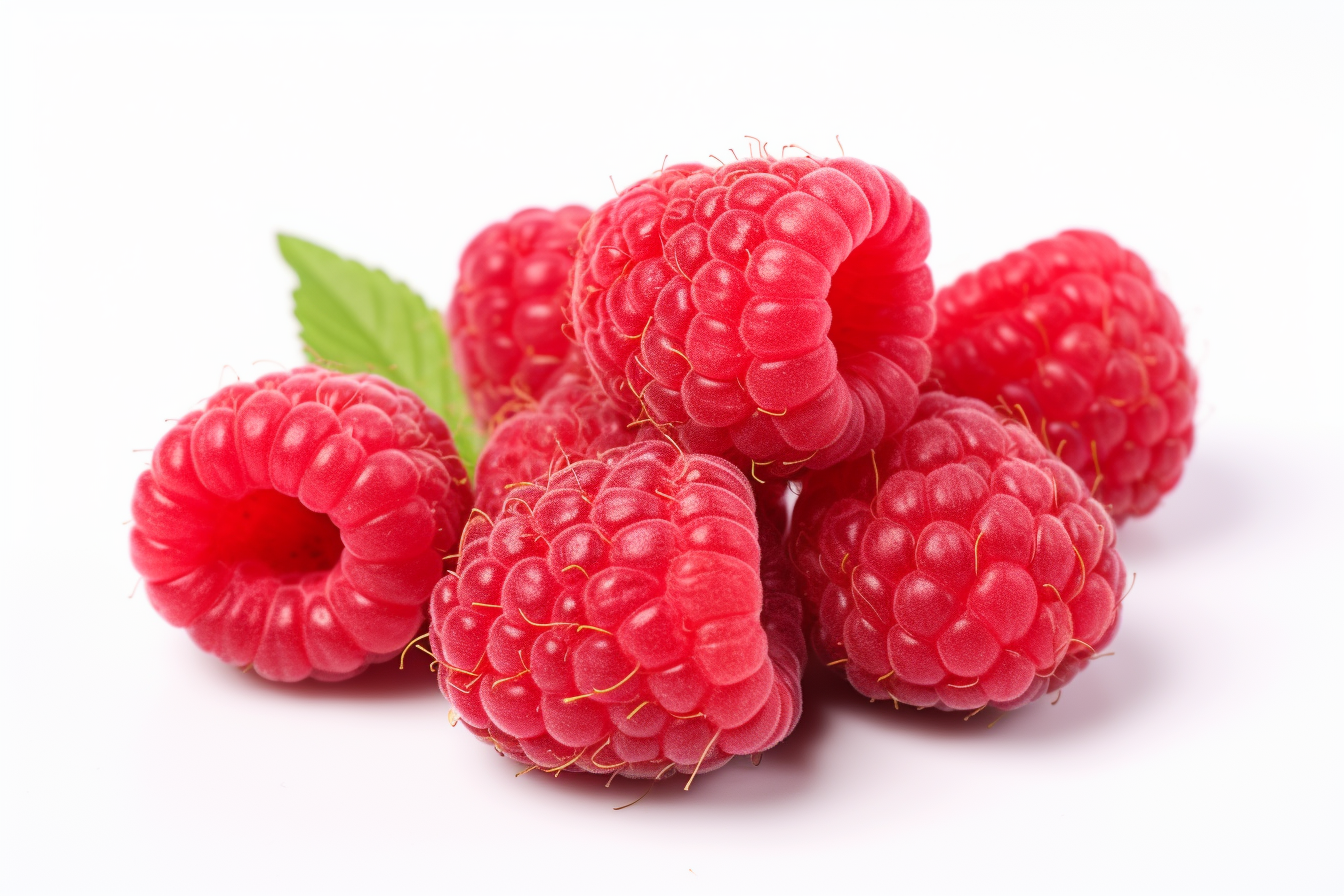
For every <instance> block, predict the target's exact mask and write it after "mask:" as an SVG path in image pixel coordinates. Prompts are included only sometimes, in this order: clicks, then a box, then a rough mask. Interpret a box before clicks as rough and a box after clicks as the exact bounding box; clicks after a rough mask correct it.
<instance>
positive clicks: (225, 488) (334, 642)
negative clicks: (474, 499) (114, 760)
mask: <svg viewBox="0 0 1344 896" xmlns="http://www.w3.org/2000/svg"><path fill="white" fill-rule="evenodd" d="M470 509H471V489H470V485H469V484H468V481H467V476H466V471H465V470H464V469H463V466H462V462H461V460H460V459H459V458H458V456H457V450H456V448H455V447H454V445H453V439H452V435H451V434H450V433H449V432H448V429H447V427H446V426H444V424H443V421H442V420H440V419H439V417H438V416H437V415H435V414H434V413H433V412H431V411H429V410H428V409H426V407H425V406H424V404H423V403H422V402H421V401H420V399H419V398H417V397H416V396H415V395H414V394H413V393H412V392H410V391H409V390H407V389H403V388H401V387H399V386H395V385H393V384H392V383H389V382H387V381H386V380H384V379H382V378H380V377H377V376H374V375H371V374H340V373H333V372H331V371H328V370H321V369H319V368H315V367H300V368H298V369H295V370H292V371H285V372H278V373H269V374H266V375H264V376H262V377H260V378H259V379H258V380H257V381H256V382H252V383H249V382H240V383H235V384H233V385H230V386H227V387H225V388H223V389H221V390H220V391H219V392H217V393H216V394H215V395H213V396H212V397H211V398H210V399H209V400H208V401H207V402H206V403H205V408H204V409H203V410H195V411H192V412H190V413H189V414H187V415H186V416H184V417H182V418H181V419H180V420H178V421H177V423H176V425H174V426H173V428H172V429H171V430H169V432H168V433H167V435H165V436H164V437H163V438H162V440H161V441H160V442H159V443H158V445H157V447H155V449H154V454H153V460H152V462H151V466H150V469H149V470H147V471H145V472H144V473H143V474H141V476H140V478H139V480H138V481H137V483H136V487H135V494H134V498H133V501H132V507H131V510H132V518H133V521H134V527H133V528H132V530H131V559H132V562H133V563H134V565H135V568H136V570H137V571H139V573H140V574H141V575H142V576H143V577H144V580H145V590H146V592H147V593H148V595H149V600H150V603H151V604H152V605H153V607H154V609H155V610H156V611H158V613H159V615H161V616H163V618H164V619H166V620H167V621H168V622H170V623H172V624H173V625H176V626H181V627H185V628H186V629H187V631H188V633H189V634H190V635H191V637H192V639H193V640H194V641H195V642H196V643H197V644H198V645H199V646H200V647H201V648H202V649H203V650H206V651H208V652H210V653H212V654H214V655H215V656H218V657H219V658H220V659H222V660H224V661H225V662H228V663H232V664H234V665H238V666H250V667H251V668H252V669H254V670H255V671H256V672H257V673H258V674H259V675H261V676H262V677H264V678H269V679H272V680H274V681H298V680H300V679H303V678H308V677H312V678H316V679H321V680H327V681H334V680H339V679H343V678H349V677H350V676H352V675H355V674H357V673H359V672H360V671H362V670H363V669H364V668H365V667H366V666H368V665H369V664H370V663H373V662H378V661H381V660H384V659H387V658H388V657H390V656H392V655H395V654H396V653H397V652H398V651H400V650H401V648H402V647H403V646H404V645H405V644H406V643H407V642H409V641H410V640H411V639H412V638H414V637H415V634H416V632H417V630H419V629H420V627H421V626H422V624H423V622H424V618H425V602H426V601H427V600H428V598H429V595H430V592H431V591H432V589H433V587H434V584H435V582H437V581H438V579H439V578H440V577H441V576H442V575H443V571H444V558H445V557H446V556H448V555H449V554H450V553H451V552H452V551H453V550H454V548H455V546H456V545H457V541H458V536H459V533H460V532H461V529H462V524H463V522H464V521H465V519H466V516H467V514H468V513H469V512H470Z"/></svg>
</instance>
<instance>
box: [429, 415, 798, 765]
mask: <svg viewBox="0 0 1344 896" xmlns="http://www.w3.org/2000/svg"><path fill="white" fill-rule="evenodd" d="M770 531H773V530H770ZM757 537H758V529H757V523H756V518H755V515H754V513H753V508H752V496H751V489H750V488H749V487H748V484H747V480H746V478H745V477H744V476H743V475H742V473H741V472H740V471H738V470H737V469H736V468H735V467H733V466H732V465H731V464H728V463H727V462H726V461H723V460H721V459H719V458H716V457H709V456H705V455H693V454H690V455H682V454H679V453H678V451H677V450H676V449H675V448H674V447H673V446H671V445H670V444H668V443H667V442H666V441H662V440H659V441H647V442H640V443H638V444H636V445H633V446H629V447H627V448H620V449H615V450H613V451H610V452H608V453H607V454H606V455H604V457H603V458H602V459H590V460H580V461H576V462H575V463H573V464H571V465H570V466H568V467H565V468H564V469H560V470H557V471H555V472H554V473H553V474H552V475H551V476H550V477H549V478H548V479H544V480H543V481H542V482H540V483H539V484H535V485H528V486H524V487H521V488H517V489H514V490H513V491H511V492H510V493H509V498H508V500H507V502H506V504H505V506H504V509H503V510H502V511H501V512H500V513H499V515H498V516H497V517H496V519H495V520H494V521H493V522H491V521H490V520H488V519H486V518H485V517H484V515H481V514H478V515H477V516H476V517H474V518H473V519H472V520H471V521H470V522H469V523H468V525H467V528H466V532H465V534H464V535H463V547H462V557H461V562H460V564H459V569H460V573H459V574H450V575H449V576H447V577H446V578H445V579H444V580H443V581H442V582H440V583H439V587H438V588H436V589H435V591H434V597H433V598H432V599H431V601H430V613H431V624H430V638H431V645H432V647H433V650H434V654H435V656H437V657H439V658H441V665H440V667H439V683H440V686H441V687H442V689H443V692H444V694H446V695H447V696H448V698H449V700H451V701H452V704H453V707H454V709H455V710H456V712H457V714H458V715H459V716H460V717H461V719H462V721H464V722H465V723H466V724H467V726H468V728H470V729H471V731H472V732H473V733H474V734H476V736H477V737H479V738H481V739H482V740H487V741H490V742H491V743H493V744H494V745H495V747H496V748H497V749H498V750H499V751H500V752H501V753H503V754H504V755H506V756H509V757H510V758H512V759H516V760H517V761H519V762H523V763H526V764H528V765H534V766H538V767H540V768H543V769H547V770H550V771H559V770H561V769H569V770H571V771H588V772H598V773H602V774H613V773H619V774H621V775H625V776H628V777H660V776H662V775H663V774H665V773H670V772H671V771H672V770H673V769H675V770H677V771H680V772H684V773H690V774H694V773H695V771H696V770H697V769H698V770H699V771H708V770H710V769H714V768H717V767H719V766H721V765H723V764H724V763H726V762H728V761H729V760H730V759H731V758H732V757H733V756H734V755H741V754H753V753H757V752H760V751H762V750H765V749H767V748H769V747H771V746H773V745H774V744H775V743H777V742H778V741H779V740H781V739H782V738H783V737H784V736H785V735H786V734H788V733H789V731H791V730H792V729H793V726H794V724H795V723H796V722H797V719H798V713H799V711H800V707H801V691H800V689H799V677H800V675H801V671H802V665H803V662H804V657H803V640H802V631H801V627H800V621H801V607H800V605H799V601H798V598H797V597H796V596H795V595H791V594H788V593H786V592H785V591H782V590H780V589H782V588H786V587H787V584H788V579H787V573H786V572H781V571H779V569H778V561H779V556H780V555H779V553H778V550H776V553H775V554H773V555H770V556H771V558H772V563H771V564H770V565H768V566H767V576H766V580H767V581H768V582H769V588H770V590H769V591H768V592H764V593H763V587H762V575H761V571H762V567H761V562H762V561H761V556H762V552H761V548H760V546H759V544H758V542H757ZM688 786H689V784H688Z"/></svg>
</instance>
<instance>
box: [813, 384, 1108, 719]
mask: <svg viewBox="0 0 1344 896" xmlns="http://www.w3.org/2000/svg"><path fill="white" fill-rule="evenodd" d="M879 471H880V479H881V489H880V490H877V491H876V492H875V490H874V480H873V477H874V474H875V473H877V472H879ZM789 547H790V552H791V554H792V556H793V559H794V563H795V565H796V566H797V567H798V568H799V570H800V571H801V572H802V574H803V577H804V580H805V583H806V588H805V592H804V593H805V598H806V600H807V604H808V611H809V619H810V625H809V629H810V635H811V639H812V644H813V647H814V649H815V650H816V651H817V653H818V654H819V655H820V656H821V658H822V659H823V660H824V661H826V662H827V663H829V664H831V665H839V664H844V667H845V673H846V675H847V676H848V678H849V681H850V683H851V684H853V685H854V687H855V688H856V689H858V690H859V691H860V692H861V693H863V694H864V695H866V696H868V697H872V698H881V699H892V700H895V701H897V706H898V707H899V704H901V703H910V704H914V705H915V706H937V707H939V708H942V709H956V710H967V709H976V710H978V709H980V708H983V707H984V706H986V705H991V706H995V707H998V708H1000V709H1013V708H1016V707H1018V706H1021V705H1023V704H1025V703H1028V702H1030V701H1032V700H1035V699H1036V698H1037V697H1039V696H1041V694H1043V693H1045V692H1046V691H1047V690H1050V691H1053V690H1056V689H1058V688H1060V687H1063V686H1064V685H1065V684H1067V683H1068V682H1069V681H1070V680H1071V679H1072V678H1073V677H1074V676H1075V675H1076V674H1077V673H1078V672H1079V671H1080V670H1082V669H1083V668H1084V667H1085V666H1086V665H1087V663H1088V661H1089V659H1090V658H1091V657H1092V656H1094V655H1095V653H1096V652H1097V651H1099V650H1100V649H1101V648H1102V647H1104V646H1105V645H1106V644H1107V643H1108V642H1109V641H1110V640H1111V637H1112V636H1113V635H1114V634H1115V630H1116V626H1117V624H1118V622H1119V612H1120V596H1119V595H1120V588H1121V585H1122V583H1123V580H1124V578H1125V567H1124V564H1123V563H1122V562H1121V560H1120V557H1119V555H1118V554H1117V553H1116V551H1115V526H1114V524H1113V523H1112V522H1111V519H1110V517H1109V516H1108V515H1107V514H1106V511H1105V510H1104V509H1102V507H1101V505H1100V504H1098V503H1097V502H1096V501H1095V500H1093V499H1092V498H1089V497H1088V494H1087V489H1086V488H1085V487H1084V485H1083V482H1082V480H1081V479H1080V478H1079V477H1078V474H1076V473H1074V472H1073V471H1072V470H1071V469H1069V467H1067V466H1066V465H1065V464H1064V463H1063V462H1062V461H1060V460H1059V459H1058V458H1056V457H1054V456H1053V455H1052V454H1050V453H1049V452H1048V451H1046V450H1045V448H1044V447H1042V446H1041V444H1040V442H1038V441H1037V440H1036V439H1035V437H1033V436H1032V434H1031V432H1030V431H1029V430H1027V429H1026V428H1025V427H1024V426H1022V425H1021V424H1020V423H1016V422H1014V421H1011V420H1002V418H1000V417H998V416H997V415H996V414H995V413H994V411H993V410H992V409H991V408H990V407H989V406H988V405H986V404H984V403H983V402H980V401H978V400H976V399H973V398H955V397H953V396H951V395H947V394H945V393H940V392H935V393H930V394H928V395H925V396H924V397H923V398H922V399H921V400H920V405H919V410H918V411H917V413H916V415H915V422H913V423H911V424H910V426H909V427H908V428H907V429H906V430H905V431H904V432H903V433H901V434H900V435H899V436H898V437H897V438H896V439H894V440H893V441H891V442H889V443H887V444H885V445H884V446H883V447H882V448H881V449H879V450H878V451H876V452H874V453H873V454H872V455H870V456H869V457H866V458H859V459H856V460H853V461H850V462H849V463H847V464H845V465H843V466H839V467H835V468H832V469H831V470H826V471H823V472H821V473H815V474H812V475H810V476H809V477H808V478H807V479H805V480H804V483H803V490H802V494H801V496H800V497H799V499H798V504H797V507H796V508H795V509H794V525H793V531H792V534H791V535H790V545H789Z"/></svg>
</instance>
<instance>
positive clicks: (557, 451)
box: [476, 371, 637, 517]
mask: <svg viewBox="0 0 1344 896" xmlns="http://www.w3.org/2000/svg"><path fill="white" fill-rule="evenodd" d="M636 435H637V433H636V430H634V429H632V428H631V426H630V415H629V414H627V413H625V412H624V411H623V410H621V409H620V408H618V407H616V406H615V405H614V404H612V402H611V401H610V400H608V399H607V397H606V396H605V395H603V394H602V392H601V391H600V390H599V389H597V388H596V387H595V386H594V384H593V382H592V378H591V377H590V376H589V375H588V374H587V372H586V371H584V372H572V373H566V374H564V375H563V376H561V377H560V379H559V381H558V382H556V383H555V384H554V385H553V386H551V388H550V389H549V390H548V391H547V392H546V394H545V396H544V397H543V398H542V399H541V402H540V403H539V404H538V405H537V406H536V407H535V408H533V409H532V410H525V411H520V412H519V413H517V414H516V415H514V416H512V417H510V418H509V419H507V420H505V421H504V422H503V423H502V424H500V426H499V427H498V428H497V429H496V430H495V431H494V433H492V434H491V436H490V440H489V441H488V442H487V443H486V445H485V449H484V450H483V451H482V452H481V456H480V459H479V460H478V461H477V463H476V506H477V507H479V508H481V509H482V510H484V511H485V512H486V513H487V514H488V515H490V516H492V517H493V516H494V515H495V514H497V513H498V512H499V509H500V507H502V506H503V505H504V499H505V498H506V497H507V496H508V492H509V489H510V488H512V487H514V486H516V485H517V484H518V483H520V482H531V481H533V480H535V479H538V478H543V479H544V478H545V477H546V476H547V475H549V474H550V472H551V471H552V470H554V469H556V468H557V467H562V466H565V465H566V464H568V463H570V461H573V460H580V459H582V458H585V457H592V456H595V455H597V454H599V453H601V452H603V451H606V450H607V449H608V448H616V447H619V446H621V445H628V444H629V443H630V442H632V441H634V440H635V438H636Z"/></svg>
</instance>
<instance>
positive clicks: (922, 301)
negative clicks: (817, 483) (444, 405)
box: [571, 157, 934, 479]
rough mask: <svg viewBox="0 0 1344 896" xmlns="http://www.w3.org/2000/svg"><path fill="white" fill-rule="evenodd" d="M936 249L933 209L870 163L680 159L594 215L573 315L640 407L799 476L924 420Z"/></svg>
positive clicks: (699, 439) (749, 461) (599, 362)
mask: <svg viewBox="0 0 1344 896" xmlns="http://www.w3.org/2000/svg"><path fill="white" fill-rule="evenodd" d="M928 251H929V226H928V215H927V214H926V213H925V211H924V208H923V206H921V205H920V204H919V203H918V202H917V201H915V200H914V199H912V198H911V196H910V194H909V193H908V192H906V189H905V187H903V186H902V185H901V184H900V182H898V181H897V180H896V179H895V178H894V177H892V176H891V175H890V174H888V173H887V172H885V171H883V170H882V169H880V168H876V167H874V166H872V165H869V164H867V163H866V162H861V161H859V160H858V159H854V158H847V157H846V158H839V159H813V158H792V159H785V160H775V159H764V158H756V159H744V160H741V161H738V162H734V163H732V164H730V165H725V166H723V167H721V168H719V169H717V170H709V169H707V168H705V167H703V166H701V165H694V164H690V165H675V166H672V167H668V168H664V170H663V171H662V172H660V173H659V174H658V175H656V176H654V177H651V178H649V179H647V180H645V181H642V182H640V183H638V184H635V185H634V186H632V187H630V188H628V189H627V190H625V191H624V192H623V193H621V195H620V196H619V197H618V198H616V199H614V200H612V201H610V202H608V203H607V204H605V205H604V206H602V207H601V208H600V209H598V210H597V212H596V213H594V215H593V218H592V220H591V221H590V222H589V224H588V225H587V226H586V227H585V228H584V232H583V234H582V235H581V237H580V242H579V250H578V254H577V256H576V258H575V267H574V291H573V295H572V297H571V315H572V317H573V320H574V327H575V330H576V338H577V340H578V341H579V342H580V343H581V344H582V345H583V348H584V352H585V354H586V355H587V357H588V361H589V363H590V364H591V365H592V368H593V371H594V373H595V375H596V376H597V378H598V380H599V381H600V382H601V384H602V386H603V388H604V389H606V391H607V394H608V395H610V396H611V398H612V399H613V400H614V401H616V402H617V403H618V404H620V405H621V406H622V407H624V408H626V409H627V410H628V411H629V412H630V413H631V414H632V415H637V416H638V417H639V419H647V420H651V421H653V422H654V423H656V424H658V425H659V426H660V427H662V428H663V429H664V430H665V431H667V432H669V433H671V434H672V435H674V436H675V438H676V440H677V441H678V442H679V443H680V444H681V445H682V446H683V447H685V448H686V449H687V450H688V451H696V452H704V453H711V454H718V455H720V456H724V457H728V458H730V459H732V460H733V461H734V462H735V463H738V464H739V465H740V466H742V467H743V468H744V469H750V470H751V472H752V476H753V478H757V479H759V478H761V477H762V476H773V477H776V478H789V477H793V476H796V475H797V474H799V473H800V471H802V470H803V469H805V468H812V469H819V468H822V467H826V466H829V465H831V464H834V463H838V462H840V461H843V460H845V459H846V458H849V457H854V456H858V455H865V454H867V453H868V452H869V450H871V449H873V448H875V447H876V446H877V444H878V442H879V441H880V440H881V438H882V437H883V436H884V435H886V434H890V433H894V432H896V431H897V430H899V428H900V427H901V426H903V425H904V424H905V422H906V421H907V420H909V419H910V415H911V414H912V413H914V408H915V403H916V401H917V392H918V389H917V385H918V384H919V383H920V382H921V381H922V380H923V379H924V377H925V376H926V375H927V373H928V369H929V350H928V348H927V346H926V345H925V344H924V341H923V340H924V338H925V337H927V336H928V335H929V334H930V333H931V332H932V331H933V324H934V320H933V309H932V306H931V304H930V299H931V298H932V294H933V286H932V278H931V276H930V274H929V269H928V267H927V266H926V265H925V263H924V259H925V257H926V256H927V255H928Z"/></svg>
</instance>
